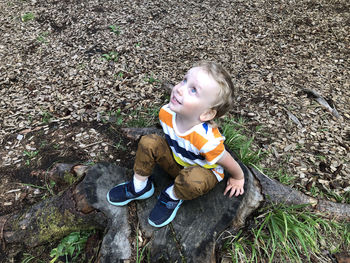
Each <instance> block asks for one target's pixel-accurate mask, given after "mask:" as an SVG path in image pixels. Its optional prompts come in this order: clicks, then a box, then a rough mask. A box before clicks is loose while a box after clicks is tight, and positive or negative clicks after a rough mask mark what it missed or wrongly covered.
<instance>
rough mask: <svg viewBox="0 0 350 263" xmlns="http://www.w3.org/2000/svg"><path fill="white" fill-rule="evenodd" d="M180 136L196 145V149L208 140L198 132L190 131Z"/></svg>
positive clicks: (200, 147)
mask: <svg viewBox="0 0 350 263" xmlns="http://www.w3.org/2000/svg"><path fill="white" fill-rule="evenodd" d="M180 137H181V138H183V139H185V140H187V141H190V142H191V144H192V145H193V146H194V147H196V148H197V149H198V150H200V149H202V147H203V146H204V145H205V144H206V143H207V142H208V140H207V139H206V138H204V137H203V136H202V135H200V134H199V133H198V132H195V131H194V132H191V133H190V134H188V135H185V136H180Z"/></svg>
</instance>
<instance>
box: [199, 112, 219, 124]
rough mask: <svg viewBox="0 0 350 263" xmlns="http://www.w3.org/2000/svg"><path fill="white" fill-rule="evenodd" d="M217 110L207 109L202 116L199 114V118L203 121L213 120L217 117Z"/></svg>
mask: <svg viewBox="0 0 350 263" xmlns="http://www.w3.org/2000/svg"><path fill="white" fill-rule="evenodd" d="M216 113H217V111H216V110H214V109H209V110H206V111H205V112H203V113H202V114H201V115H200V116H199V120H200V121H201V122H205V121H211V120H212V119H214V118H215V116H216Z"/></svg>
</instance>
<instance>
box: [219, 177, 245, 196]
mask: <svg viewBox="0 0 350 263" xmlns="http://www.w3.org/2000/svg"><path fill="white" fill-rule="evenodd" d="M243 186H244V178H242V179H235V178H232V177H230V178H229V179H228V180H227V186H226V188H225V192H224V195H226V193H227V192H229V197H232V196H233V195H235V196H239V195H241V194H243V193H244V189H243Z"/></svg>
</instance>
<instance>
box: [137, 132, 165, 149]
mask: <svg viewBox="0 0 350 263" xmlns="http://www.w3.org/2000/svg"><path fill="white" fill-rule="evenodd" d="M160 140H162V137H160V136H159V135H157V134H147V135H144V136H142V137H141V139H140V142H139V144H142V145H145V146H146V145H154V144H156V143H157V142H159V141H160Z"/></svg>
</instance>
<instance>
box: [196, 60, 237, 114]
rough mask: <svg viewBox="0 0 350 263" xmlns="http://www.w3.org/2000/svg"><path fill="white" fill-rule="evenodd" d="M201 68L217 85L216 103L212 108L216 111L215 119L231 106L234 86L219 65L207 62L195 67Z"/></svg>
mask: <svg viewBox="0 0 350 263" xmlns="http://www.w3.org/2000/svg"><path fill="white" fill-rule="evenodd" d="M195 66H196V67H200V68H202V69H203V70H204V71H205V72H206V73H208V74H209V76H211V77H212V78H213V79H214V80H215V81H216V82H217V83H218V84H219V88H220V91H219V94H218V99H217V102H216V103H215V104H214V106H212V109H214V110H216V115H215V117H216V118H219V117H221V116H223V115H224V114H225V113H226V112H228V111H229V109H230V108H231V107H232V104H233V97H234V93H235V92H234V85H233V83H232V80H231V77H230V75H229V74H228V72H227V71H226V70H225V69H224V68H223V67H222V66H221V65H219V64H217V63H214V62H209V61H201V62H199V63H197V64H196V65H195Z"/></svg>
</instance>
